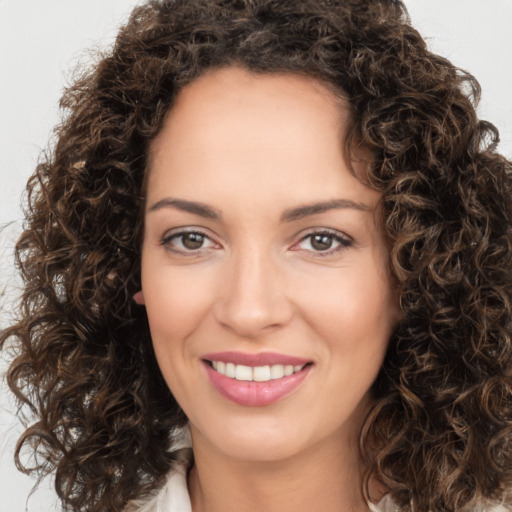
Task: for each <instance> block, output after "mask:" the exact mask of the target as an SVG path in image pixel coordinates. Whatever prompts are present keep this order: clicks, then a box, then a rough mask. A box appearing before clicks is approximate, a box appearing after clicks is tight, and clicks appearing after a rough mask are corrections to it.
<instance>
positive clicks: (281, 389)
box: [203, 359, 312, 407]
mask: <svg viewBox="0 0 512 512" xmlns="http://www.w3.org/2000/svg"><path fill="white" fill-rule="evenodd" d="M214 360H215V361H219V359H214ZM227 362H230V361H227ZM240 364H241V363H240ZM276 364H282V363H276ZM299 364H301V363H299ZM203 366H204V368H205V371H206V374H207V376H208V378H209V380H210V382H211V383H212V385H213V387H214V388H215V389H216V390H217V391H218V392H219V393H220V394H221V395H222V396H223V397H224V398H227V399H228V400H230V401H231V402H234V403H236V404H239V405H244V406H246V407H262V406H264V405H270V404H272V403H275V402H277V401H279V400H281V399H282V398H284V397H286V396H287V395H289V394H290V393H292V392H293V391H294V390H295V389H297V388H298V387H299V386H300V384H301V383H302V382H303V381H304V379H305V378H306V377H307V375H308V374H309V371H310V370H311V368H312V366H311V365H307V366H305V367H304V368H303V369H302V370H301V371H299V372H297V373H293V374H292V375H289V376H287V377H282V378H281V379H273V380H269V381H266V382H255V381H240V380H236V379H232V378H230V377H226V376H225V375H222V374H221V373H219V372H217V371H215V370H214V369H213V368H212V367H211V366H210V365H209V364H208V363H207V362H206V361H204V360H203Z"/></svg>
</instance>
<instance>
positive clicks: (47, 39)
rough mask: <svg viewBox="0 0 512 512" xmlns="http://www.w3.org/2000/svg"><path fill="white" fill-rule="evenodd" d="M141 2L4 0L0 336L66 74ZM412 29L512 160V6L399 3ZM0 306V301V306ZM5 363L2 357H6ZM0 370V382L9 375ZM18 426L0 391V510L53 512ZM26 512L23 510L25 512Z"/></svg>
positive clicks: (507, 1) (440, 0)
mask: <svg viewBox="0 0 512 512" xmlns="http://www.w3.org/2000/svg"><path fill="white" fill-rule="evenodd" d="M136 3H137V0H87V1H83V0H81V1H80V0H0V75H1V77H2V78H1V79H0V226H1V225H4V224H9V225H8V226H7V227H6V228H5V229H4V230H3V231H2V232H1V233H0V290H1V289H2V288H3V287H4V286H7V292H6V296H5V297H4V299H3V302H4V307H3V309H1V310H0V328H1V327H2V326H5V325H6V324H7V322H8V317H9V310H10V309H11V308H10V307H9V301H10V300H12V298H13V297H15V296H16V293H17V288H16V286H17V282H16V278H15V277H14V276H15V273H14V269H13V261H12V247H13V243H14V240H15V238H16V235H17V234H18V233H19V230H20V226H21V220H22V214H21V210H20V208H19V205H20V198H21V194H22V190H23V188H24V185H25V182H26V180H27V178H28V176H29V175H30V173H31V172H32V169H33V168H34V165H35V162H36V160H37V157H38V154H39V153H40V151H41V150H42V149H44V148H45V147H46V145H47V143H48V140H49V137H50V135H51V131H52V127H53V126H54V125H55V124H56V122H57V120H58V115H57V114H58V110H57V103H58V99H59V96H60V94H61V91H62V88H63V85H64V84H65V83H66V81H67V79H68V78H69V77H70V76H71V74H70V70H71V69H72V68H73V66H75V64H76V63H77V62H78V61H80V60H81V61H87V59H88V54H87V49H88V48H91V47H92V48H94V47H97V46H104V45H107V44H109V43H110V42H111V41H112V39H113V37H114V34H115V32H116V28H117V27H118V26H119V25H120V24H121V23H122V22H123V20H124V19H125V18H126V15H127V13H129V12H130V10H131V8H132V7H133V6H134V5H135V4H136ZM405 3H406V5H407V6H408V8H409V11H410V14H411V17H412V20H413V23H414V24H415V25H416V26H417V27H418V28H419V29H420V32H422V33H423V34H424V35H425V36H427V39H428V43H429V45H430V47H431V49H433V50H434V51H436V52H437V53H440V54H442V55H444V56H446V57H448V58H449V59H450V60H452V62H454V63H455V64H456V65H458V66H459V67H462V68H464V69H467V70H469V71H471V72H472V73H473V74H474V75H475V76H476V77H477V78H478V80H479V81H480V83H481V85H482V88H483V98H482V102H481V106H480V110H479V113H480V116H481V117H482V118H485V119H488V120H491V121H492V122H494V123H495V124H496V125H497V126H498V128H499V129H500V132H501V136H502V146H501V151H502V152H503V153H504V154H506V155H507V156H508V157H512V66H510V62H511V61H512V31H511V30H510V27H509V23H510V20H512V0H489V1H488V2H486V3H485V7H484V3H483V2H482V1H481V0H449V1H446V0H405ZM1 300H2V299H0V301H1ZM4 357H5V356H4ZM5 367H6V365H5V362H2V361H0V375H2V374H3V372H5ZM19 432H20V427H19V426H18V424H17V422H16V420H15V417H14V407H13V404H12V403H11V402H10V400H9V399H8V397H7V394H6V390H5V385H4V383H2V384H1V385H0V510H1V511H2V512H22V511H24V510H28V511H29V512H50V511H52V510H59V507H58V505H57V503H56V500H55V498H54V496H53V493H52V491H51V482H47V483H46V484H44V485H43V486H42V487H41V489H40V490H38V491H37V492H36V493H35V494H34V495H32V497H31V498H30V499H29V500H28V501H27V496H28V494H29V491H30V489H31V487H32V485H33V481H32V480H31V479H30V478H29V477H26V476H24V475H22V474H21V473H18V472H17V471H16V469H15V468H14V465H13V464H12V462H11V460H12V452H13V447H14V443H15V440H16V438H17V436H18V435H19ZM26 507H27V509H26Z"/></svg>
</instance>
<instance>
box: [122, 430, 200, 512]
mask: <svg viewBox="0 0 512 512" xmlns="http://www.w3.org/2000/svg"><path fill="white" fill-rule="evenodd" d="M178 437H179V438H178V440H177V442H176V443H175V444H174V446H173V448H174V453H175V455H176V460H175V462H174V463H173V465H172V467H171V469H170V470H169V472H168V473H167V475H166V477H165V481H164V483H163V485H162V486H161V487H160V488H158V489H157V490H156V491H155V492H154V493H152V494H151V495H150V496H146V497H145V498H142V499H136V500H131V501H130V502H128V503H127V505H126V507H125V508H124V509H123V512H192V506H191V504H190V496H189V494H188V488H187V472H188V469H189V467H190V464H191V462H192V445H191V442H190V433H189V431H188V429H184V430H183V433H182V434H180V435H179V436H178Z"/></svg>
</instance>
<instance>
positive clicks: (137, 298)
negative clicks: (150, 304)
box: [133, 290, 146, 306]
mask: <svg viewBox="0 0 512 512" xmlns="http://www.w3.org/2000/svg"><path fill="white" fill-rule="evenodd" d="M133 300H134V301H135V303H136V304H138V305H139V306H143V305H144V304H146V301H145V300H144V294H143V293H142V290H139V291H138V292H137V293H135V294H134V295H133Z"/></svg>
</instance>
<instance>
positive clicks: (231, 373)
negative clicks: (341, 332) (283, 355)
mask: <svg viewBox="0 0 512 512" xmlns="http://www.w3.org/2000/svg"><path fill="white" fill-rule="evenodd" d="M212 366H213V368H214V369H215V370H216V371H218V372H219V373H221V374H222V375H225V376H226V377H229V378H231V379H236V380H244V381H255V382H267V381H269V380H274V379H282V378H283V377H288V376H289V375H292V374H293V373H297V372H300V371H301V370H302V368H304V366H305V365H296V366H293V365H291V364H287V365H283V364H274V365H272V366H246V365H243V364H233V363H224V362H223V361H212Z"/></svg>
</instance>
